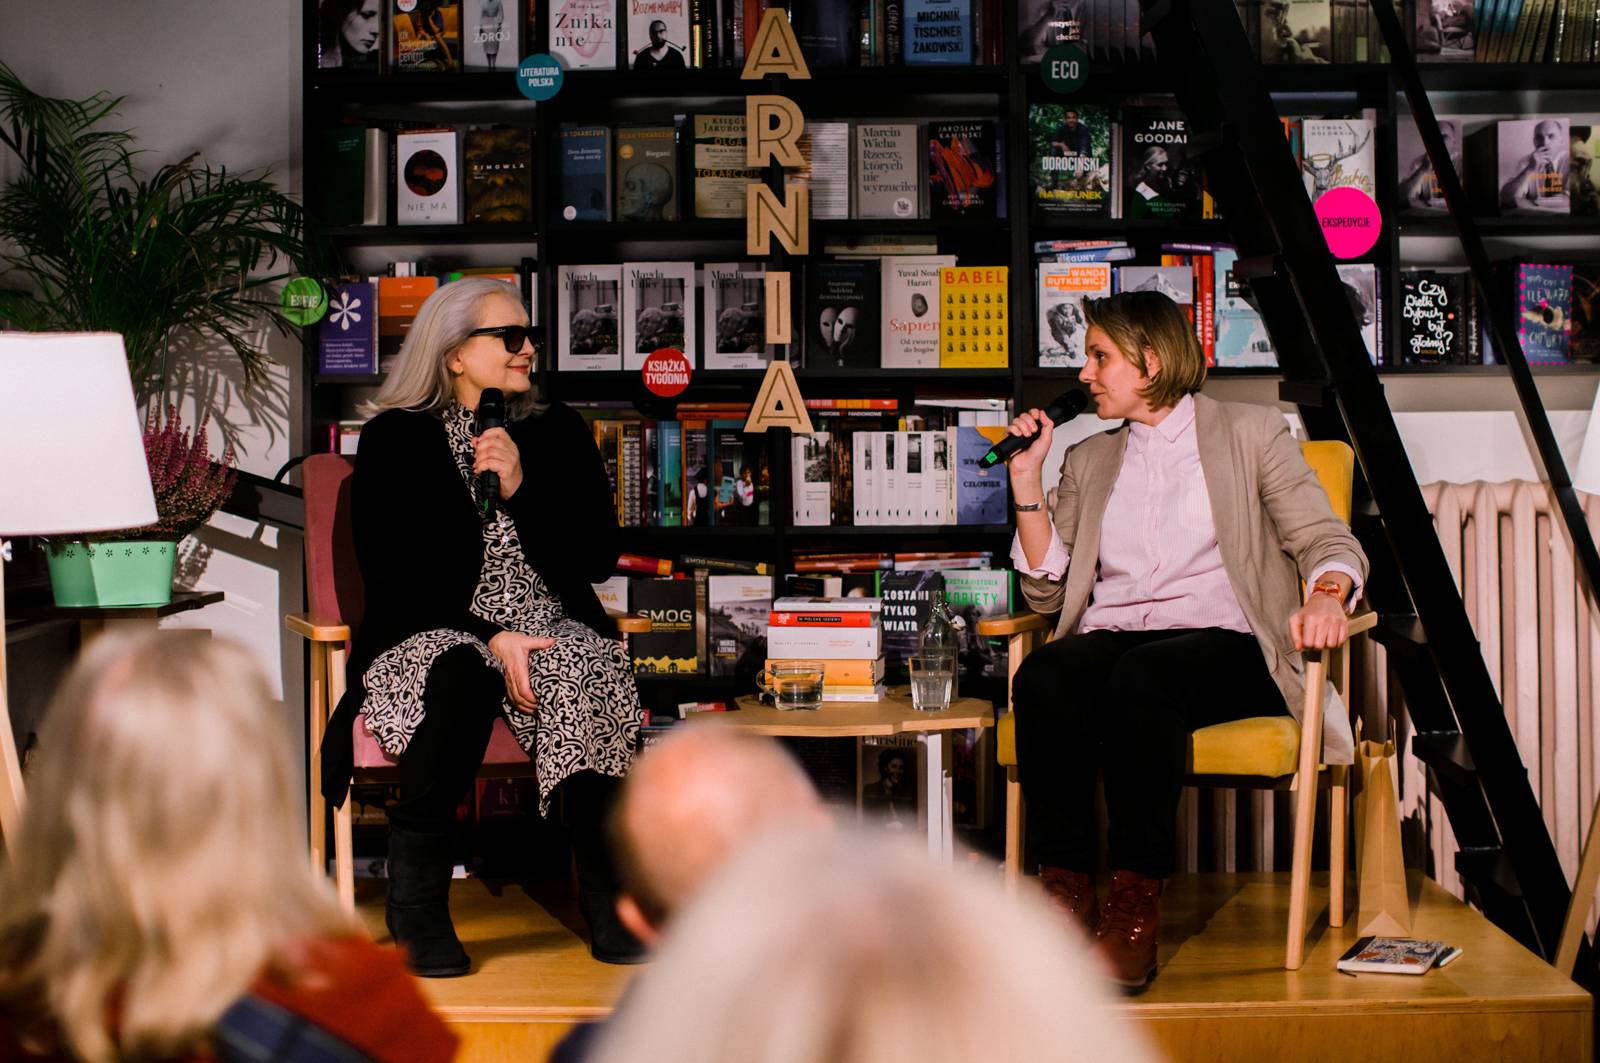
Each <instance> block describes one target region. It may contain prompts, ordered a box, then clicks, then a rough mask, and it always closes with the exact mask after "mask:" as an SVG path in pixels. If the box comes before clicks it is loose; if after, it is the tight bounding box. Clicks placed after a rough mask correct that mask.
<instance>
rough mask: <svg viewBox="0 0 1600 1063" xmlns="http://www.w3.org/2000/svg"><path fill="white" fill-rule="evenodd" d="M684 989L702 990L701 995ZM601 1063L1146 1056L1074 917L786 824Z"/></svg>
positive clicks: (885, 848)
mask: <svg viewBox="0 0 1600 1063" xmlns="http://www.w3.org/2000/svg"><path fill="white" fill-rule="evenodd" d="M686 987H692V988H690V991H688V992H686V991H685V989H686ZM595 1058H596V1063H633V1061H635V1060H641V1059H649V1060H652V1061H654V1063H970V1061H971V1060H975V1059H993V1060H1004V1061H1005V1063H1046V1061H1048V1063H1062V1061H1071V1060H1085V1061H1091V1063H1109V1061H1112V1060H1115V1061H1116V1063H1146V1061H1153V1060H1155V1059H1157V1058H1158V1057H1157V1056H1156V1055H1155V1054H1154V1053H1153V1052H1152V1050H1151V1049H1150V1048H1149V1046H1148V1045H1147V1044H1146V1043H1145V1041H1144V1038H1143V1037H1142V1036H1141V1034H1140V1033H1139V1031H1137V1030H1136V1029H1134V1028H1133V1026H1132V1024H1131V1022H1130V1021H1129V1020H1127V1019H1126V1018H1125V1017H1123V1016H1122V1015H1120V1014H1118V1013H1117V1011H1116V1010H1114V1004H1113V999H1112V997H1111V994H1110V993H1109V991H1108V990H1107V988H1106V984H1105V979H1104V976H1103V975H1101V974H1100V973H1099V972H1098V970H1097V969H1096V968H1095V966H1094V964H1093V961H1092V960H1091V959H1090V958H1089V956H1088V955H1087V953H1086V952H1085V946H1084V944H1083V943H1082V942H1081V941H1079V940H1077V939H1076V938H1075V937H1074V936H1073V935H1072V934H1070V933H1069V932H1068V930H1067V927H1066V924H1065V921H1064V917H1062V916H1060V915H1057V914H1054V913H1051V912H1049V911H1048V910H1047V909H1046V908H1045V907H1044V905H1043V904H1042V902H1040V901H1039V900H1037V899H1036V898H1034V897H1032V896H1031V895H1030V896H1024V897H1022V898H1019V899H1017V900H1016V901H1013V900H1012V899H1011V898H1008V897H1007V896H1006V893H1005V891H1004V889H1003V888H1002V887H1001V886H1000V884H999V883H997V882H994V881H992V880H986V879H980V878H978V877H976V876H974V875H972V874H970V873H968V872H965V871H961V870H956V871H951V870H947V869H945V868H943V867H938V866H934V865H932V864H930V863H929V861H928V860H927V858H926V856H925V855H919V854H916V853H914V852H913V851H912V850H911V849H910V848H909V847H904V846H902V845H899V844H896V843H894V842H891V841H890V840H888V839H885V838H883V837H881V836H878V837H872V838H867V837H863V836H859V835H855V834H852V833H844V834H818V833H816V832H810V833H807V834H796V833H793V832H785V833H774V834H769V835H767V836H766V837H765V838H764V839H762V840H760V841H758V842H755V843H752V844H751V845H750V847H749V848H748V849H747V850H746V851H745V852H744V853H743V854H742V855H741V856H739V857H738V858H737V859H736V860H735V861H734V863H733V864H731V865H729V866H728V867H727V868H726V869H725V870H724V871H723V872H721V873H720V874H719V875H718V877H717V878H716V879H715V880H714V882H713V883H712V884H711V885H709V886H708V887H707V888H706V889H705V890H704V891H703V892H702V893H701V894H700V896H699V897H697V898H696V899H695V900H694V901H693V902H691V903H690V905H689V907H688V908H687V909H686V910H685V911H684V912H682V913H681V915H680V916H679V917H678V918H676V920H675V921H674V922H673V923H672V925H671V928H670V930H669V931H668V934H667V938H666V940H665V943H664V945H663V947H662V949H661V952H660V954H659V956H658V958H657V960H656V962H655V963H654V964H653V965H652V966H651V969H650V970H648V971H646V972H644V973H643V974H641V975H640V976H639V978H638V979H637V980H636V981H634V983H633V984H632V986H631V987H630V988H629V990H628V997H627V1001H626V1004H625V1005H624V1006H623V1007H622V1008H621V1009H619V1010H618V1012H617V1014H616V1017H615V1018H614V1019H613V1021H612V1022H611V1023H609V1024H608V1025H607V1028H606V1030H605V1032H604V1033H603V1034H602V1036H601V1041H600V1044H599V1045H598V1052H597V1054H596V1057H595Z"/></svg>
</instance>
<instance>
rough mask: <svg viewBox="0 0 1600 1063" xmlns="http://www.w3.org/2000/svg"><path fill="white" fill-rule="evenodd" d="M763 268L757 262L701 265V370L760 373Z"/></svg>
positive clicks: (765, 355)
mask: <svg viewBox="0 0 1600 1063" xmlns="http://www.w3.org/2000/svg"><path fill="white" fill-rule="evenodd" d="M766 301H767V294H766V267H765V266H763V265H762V264H761V263H759V262H707V263H706V265H705V315H706V319H705V328H704V329H703V330H702V333H701V335H702V336H703V337H704V346H705V356H704V359H703V362H702V367H703V368H705V369H760V368H763V367H764V366H765V365H766V364H767V362H769V361H771V360H772V352H771V349H770V348H769V347H768V346H767V343H766V330H767V309H766Z"/></svg>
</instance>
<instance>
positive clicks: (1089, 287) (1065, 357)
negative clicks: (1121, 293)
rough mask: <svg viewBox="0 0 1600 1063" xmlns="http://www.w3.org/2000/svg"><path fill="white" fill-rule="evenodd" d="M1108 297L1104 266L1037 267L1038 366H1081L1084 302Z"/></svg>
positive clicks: (1107, 275)
mask: <svg viewBox="0 0 1600 1063" xmlns="http://www.w3.org/2000/svg"><path fill="white" fill-rule="evenodd" d="M1110 294H1111V264H1110V263H1108V262H1041V263H1040V264H1039V299H1038V302H1039V364H1040V365H1041V366H1048V367H1058V366H1064V367H1071V366H1081V365H1083V364H1084V362H1085V360H1086V359H1085V356H1084V349H1083V340H1084V335H1085V333H1087V332H1088V325H1087V323H1086V322H1085V320H1084V316H1083V301H1084V300H1085V299H1103V298H1105V297H1106V296H1108V295H1110Z"/></svg>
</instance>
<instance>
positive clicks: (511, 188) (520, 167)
mask: <svg viewBox="0 0 1600 1063" xmlns="http://www.w3.org/2000/svg"><path fill="white" fill-rule="evenodd" d="M461 156H462V168H463V170H464V171H465V172H466V200H467V221H468V222H527V221H532V220H533V165H532V162H533V157H532V143H531V138H530V137H529V134H528V131H527V130H526V129H512V128H507V127H498V126H497V127H495V128H493V129H469V130H467V131H466V134H465V137H464V142H463V145H462V150H461Z"/></svg>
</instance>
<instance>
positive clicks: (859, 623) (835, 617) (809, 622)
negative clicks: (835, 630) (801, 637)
mask: <svg viewBox="0 0 1600 1063" xmlns="http://www.w3.org/2000/svg"><path fill="white" fill-rule="evenodd" d="M877 623H878V616H877V614H876V613H869V612H866V611H865V610H862V611H859V612H838V613H829V612H822V611H818V612H808V613H789V612H779V611H778V610H776V609H774V610H773V611H772V612H770V613H768V614H767V626H768V627H873V626H874V625H876V624H877Z"/></svg>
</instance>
